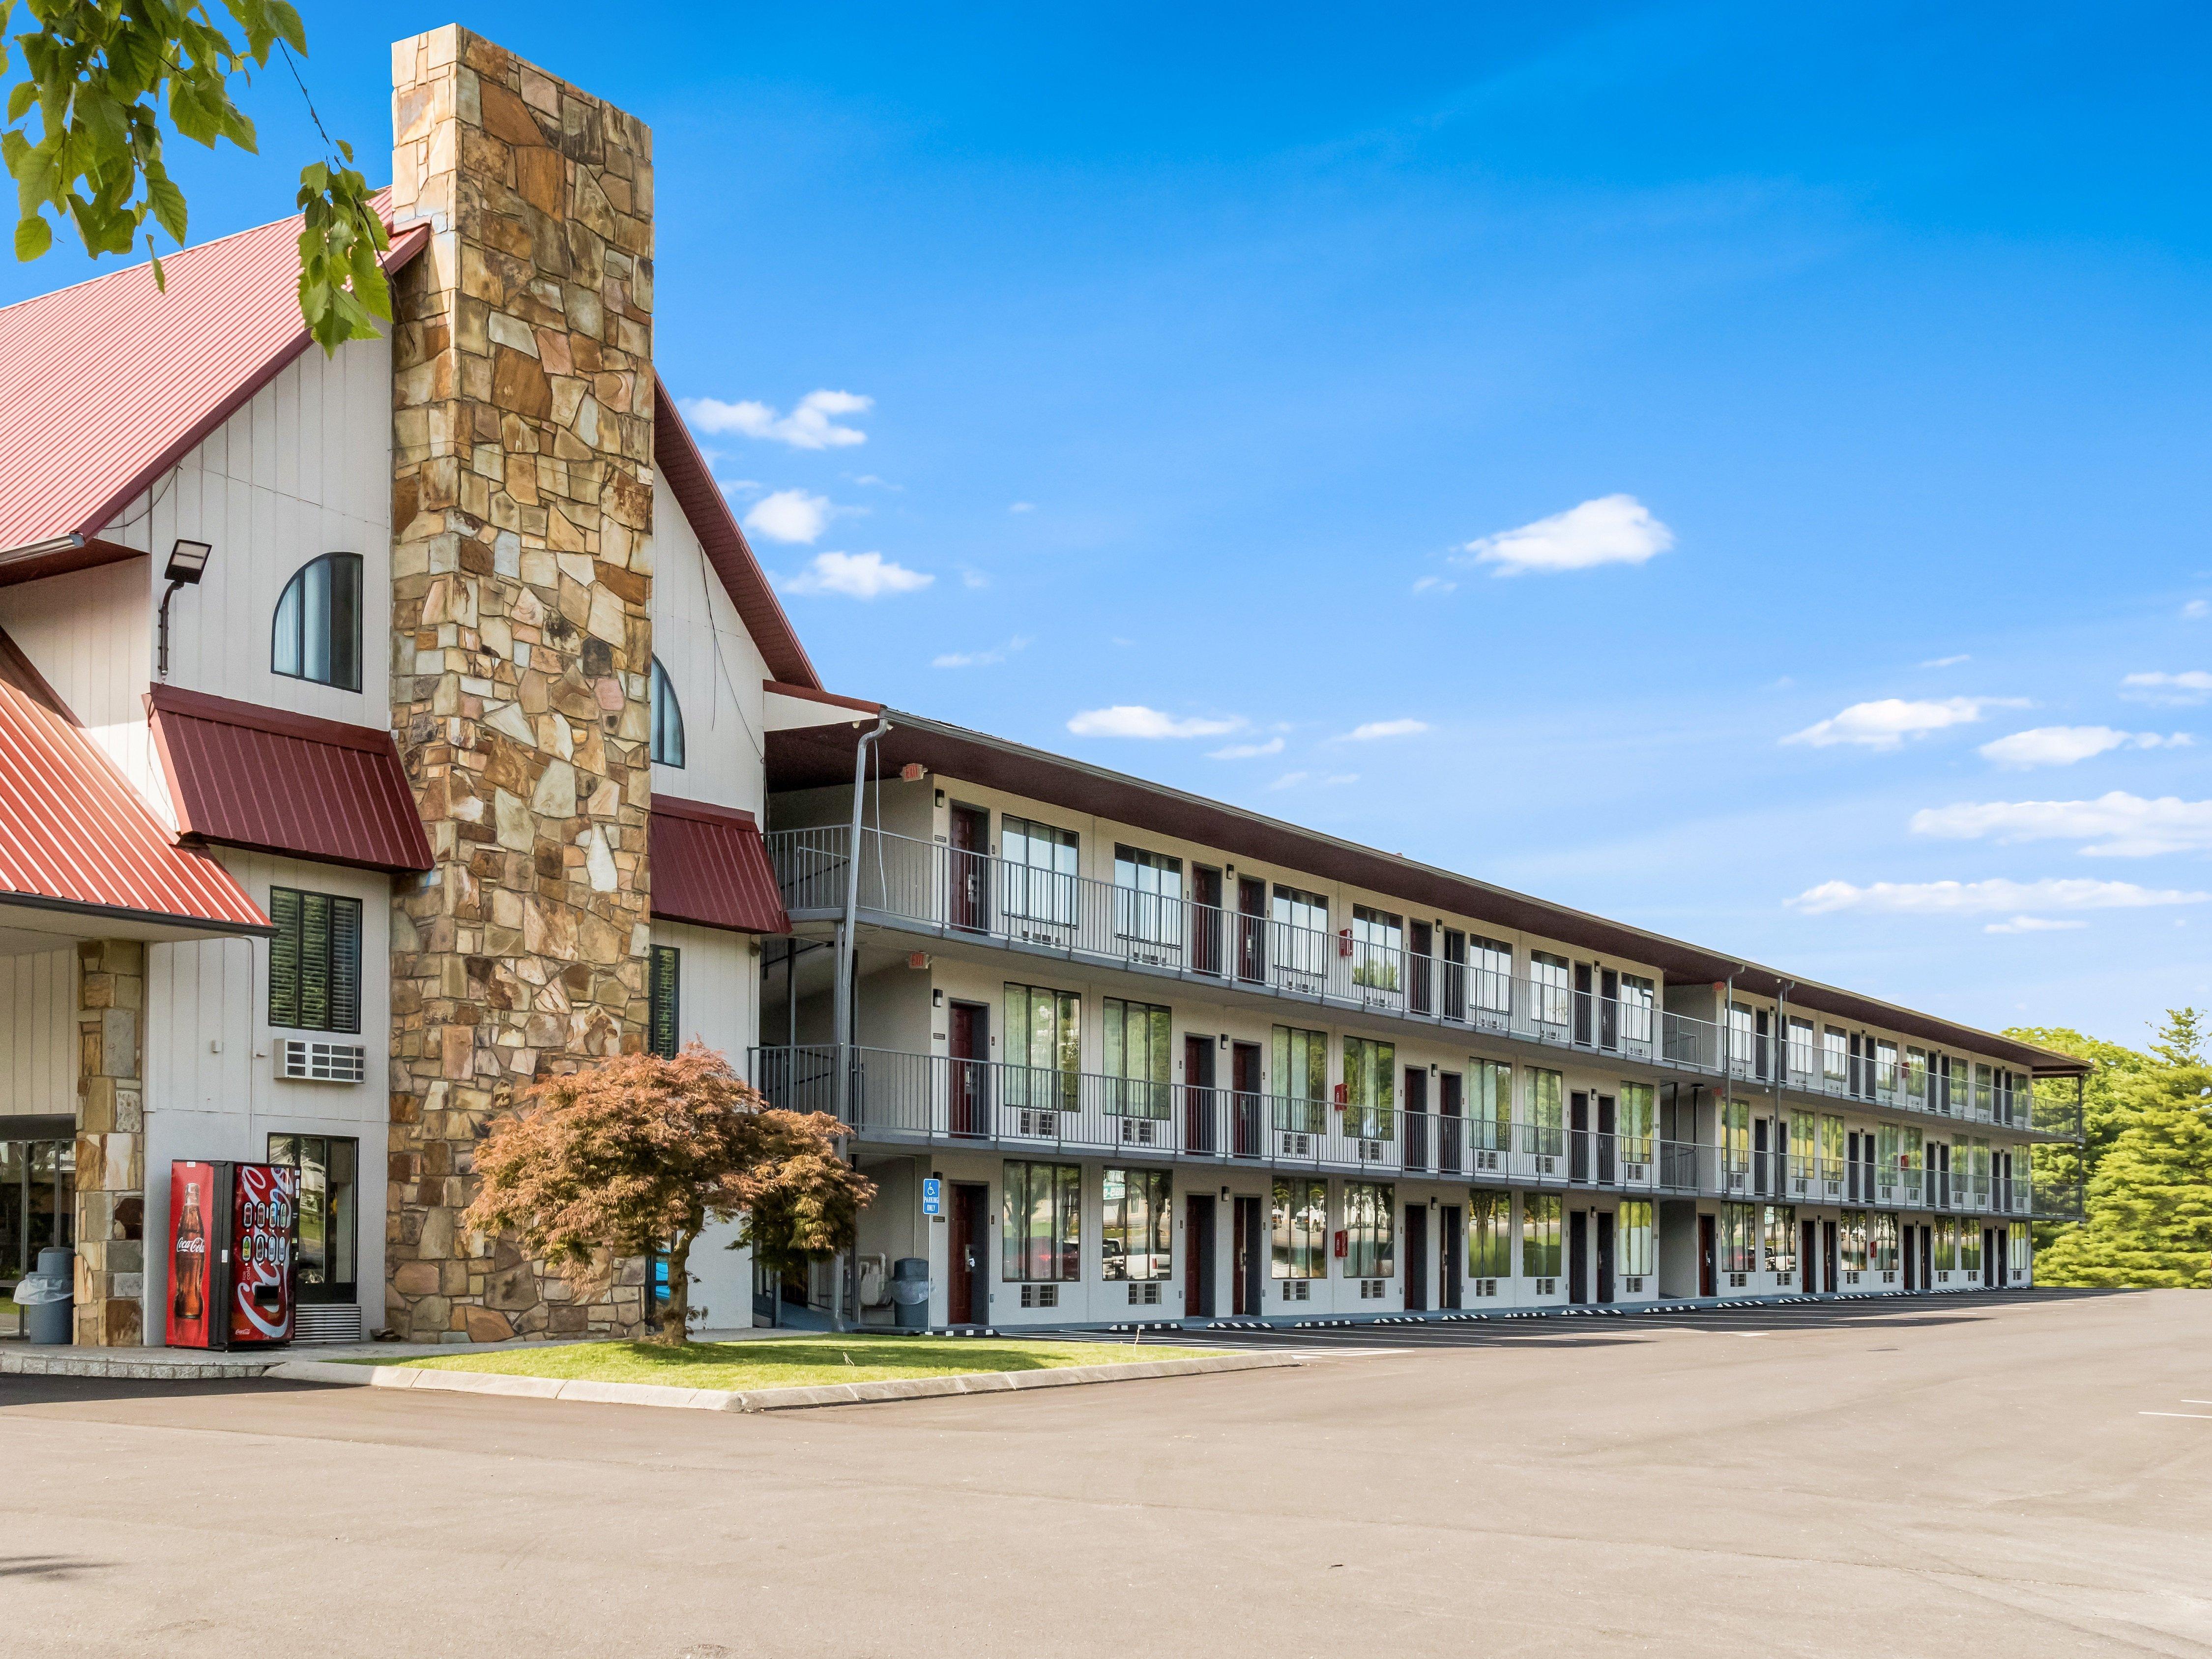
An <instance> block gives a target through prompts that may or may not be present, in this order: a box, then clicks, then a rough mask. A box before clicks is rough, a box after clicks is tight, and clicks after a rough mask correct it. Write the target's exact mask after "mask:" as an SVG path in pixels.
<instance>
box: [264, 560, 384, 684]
mask: <svg viewBox="0 0 2212 1659" xmlns="http://www.w3.org/2000/svg"><path fill="white" fill-rule="evenodd" d="M269 666H270V669H271V670H273V671H274V672H275V673H277V674H283V675H284V676H285V677H286V678H287V679H290V680H313V681H314V682H315V683H316V684H318V685H322V686H337V688H338V689H339V690H340V691H346V692H357V691H359V690H360V689H361V555H360V554H359V553H325V554H324V555H323V556H322V557H321V558H313V559H309V560H308V561H307V564H303V565H301V567H300V569H299V570H298V572H297V573H296V574H295V576H293V577H292V579H291V581H289V582H286V583H285V584H284V591H283V594H282V595H279V596H278V598H277V601H276V619H275V622H274V624H273V625H272V626H271V628H270V649H269Z"/></svg>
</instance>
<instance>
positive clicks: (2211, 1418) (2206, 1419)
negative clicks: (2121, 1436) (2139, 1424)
mask: <svg viewBox="0 0 2212 1659" xmlns="http://www.w3.org/2000/svg"><path fill="white" fill-rule="evenodd" d="M2187 1403H2188V1404H2190V1405H2192V1406H2202V1405H2206V1404H2208V1403H2212V1402H2208V1401H2205V1400H2190V1401H2188V1402H2187ZM2136 1416H2137V1417H2186V1418H2194V1419H2195V1420H2196V1421H2197V1422H2199V1423H2212V1412H2136Z"/></svg>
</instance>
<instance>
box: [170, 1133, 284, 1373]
mask: <svg viewBox="0 0 2212 1659" xmlns="http://www.w3.org/2000/svg"><path fill="white" fill-rule="evenodd" d="M299 1224H300V1172H299V1171H298V1170H297V1169H289V1168H285V1167H284V1166H283V1165H281V1164H274V1163H231V1162H222V1161H217V1162H206V1163H173V1164H171V1165H170V1166H169V1317H168V1341H169V1345H170V1346H171V1347H172V1348H273V1347H276V1346H278V1345H282V1344H283V1343H287V1342H289V1341H290V1340H291V1339H292V1264H293V1260H294V1259H295V1256H296V1254H297V1238H296V1235H297V1232H298V1229H299Z"/></svg>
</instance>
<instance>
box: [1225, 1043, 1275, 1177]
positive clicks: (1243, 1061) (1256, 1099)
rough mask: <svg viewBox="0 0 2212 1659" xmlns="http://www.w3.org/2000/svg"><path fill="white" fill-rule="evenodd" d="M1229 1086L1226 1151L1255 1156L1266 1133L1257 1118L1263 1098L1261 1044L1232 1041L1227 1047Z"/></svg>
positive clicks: (1245, 1156)
mask: <svg viewBox="0 0 2212 1659" xmlns="http://www.w3.org/2000/svg"><path fill="white" fill-rule="evenodd" d="M1229 1072H1230V1077H1229V1087H1230V1089H1231V1092H1232V1093H1233V1094H1234V1095H1235V1099H1233V1100H1232V1101H1231V1102H1230V1113H1231V1120H1232V1121H1231V1131H1230V1133H1231V1142H1230V1147H1229V1153H1230V1156H1231V1157H1237V1158H1256V1157H1258V1156H1260V1149H1261V1144H1262V1142H1263V1141H1264V1139H1265V1138H1266V1135H1267V1126H1266V1125H1264V1124H1262V1123H1261V1121H1260V1118H1261V1110H1262V1102H1261V1099H1260V1045H1259V1044H1257V1043H1235V1044H1232V1045H1231V1046H1230V1050H1229Z"/></svg>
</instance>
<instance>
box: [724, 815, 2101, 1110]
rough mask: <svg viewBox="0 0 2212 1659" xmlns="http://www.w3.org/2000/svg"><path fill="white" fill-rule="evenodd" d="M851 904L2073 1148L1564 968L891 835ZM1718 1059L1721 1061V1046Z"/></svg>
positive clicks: (786, 876)
mask: <svg viewBox="0 0 2212 1659" xmlns="http://www.w3.org/2000/svg"><path fill="white" fill-rule="evenodd" d="M851 839H852V832H851V830H850V828H849V827H848V826H843V825H833V826H828V827H825V828H819V829H796V830H777V831H775V832H773V833H770V834H769V836H768V837H767V842H768V848H769V860H770V862H771V863H772V864H773V866H774V868H775V876H776V881H777V885H778V886H779V887H780V888H781V891H782V894H783V901H784V904H785V906H786V907H787V908H788V909H789V910H790V911H792V912H793V913H794V914H802V913H805V912H815V913H817V914H823V913H836V912H842V909H843V906H844V902H845V887H846V884H847V881H848V870H849V868H850V866H849V863H848V859H847V857H846V849H847V847H848V845H849V844H850V842H851ZM860 910H861V912H863V913H864V914H866V915H867V916H869V917H870V918H872V919H877V918H888V919H890V920H892V921H894V922H896V923H897V924H901V925H903V926H908V927H915V928H921V929H924V930H929V931H933V932H936V933H939V934H941V935H943V936H946V937H949V938H961V937H968V938H975V939H980V940H987V941H991V942H1003V943H1006V944H1012V945H1015V946H1018V947H1020V948H1025V949H1031V950H1044V951H1049V952H1052V953H1054V954H1056V955H1064V956H1066V957H1067V958H1068V959H1069V960H1071V961H1089V962H1092V963H1096V964H1098V965H1101V966H1104V967H1119V968H1133V969H1136V970H1139V971H1142V972H1146V973H1162V974H1169V975H1173V976H1176V977H1178V978H1181V979H1189V980H1194V981H1198V982H1203V983H1209V984H1213V985H1237V986H1240V987H1242V988H1244V989H1247V990H1254V991H1266V992H1268V993H1271V994H1273V995H1275V996H1279V997H1287V998H1290V999H1291V1000H1294V1001H1297V1002H1305V1003H1317V1004H1320V1005H1322V1006H1326V1007H1332V1008H1337V1009H1346V1010H1350V1011H1358V1012H1364V1013H1382V1014H1387V1015H1390V1016H1394V1017H1397V1018H1402V1019H1410V1020H1420V1021H1426V1022H1431V1023H1434V1024H1437V1025H1440V1026H1445V1027H1450V1028H1459V1029H1462V1030H1466V1031H1470V1032H1476V1033H1483V1034H1491V1035H1494V1036H1501V1037H1510V1038H1515V1039H1518V1040H1522V1041H1524V1042H1533V1043H1537V1044H1541V1045H1545V1046H1558V1047H1561V1048H1568V1049H1575V1050H1579V1051H1583V1052H1590V1053H1598V1054H1612V1055H1617V1056H1620V1057H1621V1058H1626V1059H1632V1060H1639V1061H1643V1062H1644V1063H1646V1064H1652V1065H1656V1066H1661V1067H1665V1068H1670V1069H1674V1070H1681V1071H1686V1072H1691V1073H1694V1074H1698V1075H1699V1076H1703V1077H1718V1076H1720V1075H1722V1073H1723V1070H1725V1071H1726V1072H1727V1073H1728V1074H1729V1075H1730V1076H1731V1077H1735V1078H1737V1079H1740V1080H1743V1081H1746V1082H1750V1083H1759V1084H1761V1085H1765V1086H1768V1087H1771V1085H1772V1084H1773V1083H1774V1081H1775V1078H1774V1076H1773V1067H1774V1065H1775V1064H1776V1062H1777V1060H1778V1059H1784V1060H1786V1061H1787V1064H1788V1075H1787V1077H1785V1078H1784V1082H1785V1083H1786V1084H1787V1086H1788V1087H1789V1088H1790V1089H1793V1090H1796V1091H1797V1092H1799V1093H1803V1094H1812V1095H1825V1096H1828V1097H1831V1098H1833V1099H1836V1100H1842V1101H1860V1102H1863V1103H1865V1104H1868V1105H1874V1106H1882V1107H1891V1108H1894V1109H1899V1110H1905V1111H1913V1112H1920V1113H1928V1114H1929V1115H1930V1116H1935V1117H1942V1118H1947V1119H1955V1120H1958V1121H1960V1122H1972V1123H1986V1124H1990V1125H1994V1126H1997V1127H2002V1128H2010V1129H2021V1130H2029V1131H2039V1132H2045V1133H2051V1134H2057V1135H2063V1136H2069V1137H2070V1138H2079V1137H2080V1133H2081V1116H2080V1107H2079V1105H2078V1102H2076V1101H2074V1100H2071V1099H2066V1098H2062V1096H2061V1095H2060V1094H2059V1093H2058V1091H2057V1090H2053V1089H2038V1090H2034V1091H2030V1090H2028V1089H2024V1088H2023V1089H2019V1090H1998V1089H1995V1088H1994V1087H1993V1086H1991V1085H1987V1084H1984V1085H1982V1086H1981V1087H1980V1088H1979V1089H1970V1088H1969V1086H1968V1084H1967V1083H1966V1082H1965V1081H1964V1080H1962V1079H1960V1078H1958V1077H1942V1076H1941V1075H1936V1074H1933V1073H1930V1072H1929V1070H1927V1069H1926V1068H1911V1069H1908V1068H1906V1067H1905V1066H1904V1065H1902V1064H1895V1063H1888V1064H1881V1063H1877V1061H1876V1060H1875V1059H1874V1058H1871V1057H1860V1056H1850V1057H1843V1056H1838V1055H1836V1054H1834V1053H1833V1052H1831V1051H1828V1050H1826V1049H1824V1048H1822V1047H1820V1046H1816V1045H1812V1044H1806V1043H1796V1042H1788V1043H1780V1044H1778V1043H1777V1042H1776V1041H1775V1040H1774V1039H1772V1038H1771V1037H1770V1036H1754V1035H1753V1034H1751V1033H1748V1032H1745V1031H1741V1030H1736V1031H1733V1032H1727V1033H1724V1032H1723V1029H1722V1028H1721V1027H1720V1026H1718V1025H1717V1024H1715V1023H1714V1022H1711V1021H1707V1020H1699V1019H1696V1018H1693V1017H1692V1016H1687V1015H1682V1014H1673V1013H1668V1012H1667V1011H1666V1010H1665V1009H1661V1008H1658V1007H1656V1006H1655V1005H1654V1004H1652V1003H1650V1002H1649V1001H1647V1000H1640V999H1639V998H1638V997H1637V996H1636V994H1635V993H1634V992H1633V991H1630V990H1628V989H1627V988H1623V990H1622V991H1620V993H1618V994H1615V995H1613V996H1607V995H1605V994H1603V992H1602V991H1600V990H1592V991H1585V990H1583V989H1581V988H1580V987H1578V986H1577V985H1575V984H1574V983H1573V982H1572V980H1571V978H1570V977H1569V973H1568V971H1567V970H1566V969H1565V968H1551V969H1547V970H1545V971H1544V972H1542V973H1534V974H1530V975H1528V976H1517V975H1514V974H1510V973H1498V972H1496V971H1494V970H1492V969H1488V968H1484V967H1477V966H1475V965H1474V964H1472V963H1469V962H1465V961H1453V960H1451V959H1449V958H1448V957H1443V956H1438V955H1431V954H1425V953H1420V952H1415V951H1411V950H1408V949H1407V948H1404V946H1403V945H1402V944H1392V943H1389V942H1378V941H1377V940H1376V938H1375V937H1374V936H1371V935H1370V930H1368V929H1366V928H1364V927H1349V928H1344V929H1340V930H1337V931H1334V932H1329V931H1327V930H1322V929H1317V928H1309V927H1302V926H1299V925H1297V924H1293V923H1290V922H1286V921H1279V920H1277V919H1276V918H1273V916H1270V915H1253V914H1248V913H1246V912H1242V911H1231V910H1225V909H1223V908H1221V907H1220V906H1214V905H1203V904H1200V903H1197V902H1196V901H1194V900H1188V899H1182V898H1176V897H1173V896H1170V895H1167V894H1158V893H1147V892H1140V891H1139V890H1137V889H1135V888H1132V887H1120V886H1117V885H1115V883H1113V882H1111V881H1097V880H1094V879H1092V878H1091V877H1089V876H1083V875H1073V874H1071V873H1068V872H1065V871H1060V870H1046V869H1037V868H1036V867H1034V866H1030V865H1027V864H1021V863H1014V862H1012V861H1011V860H1008V859H1003V858H998V857H992V856H990V855H988V854H986V853H980V852H969V851H963V850H961V849H959V848H956V847H949V846H942V845H937V844H935V843H933V842H927V841H920V840H915V839H913V838H911V837H908V836H902V835H892V834H889V833H879V832H877V831H874V830H866V831H863V832H862V837H861V849H860ZM1724 1040H1725V1043H1726V1051H1725V1053H1724V1052H1723V1042H1724Z"/></svg>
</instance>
